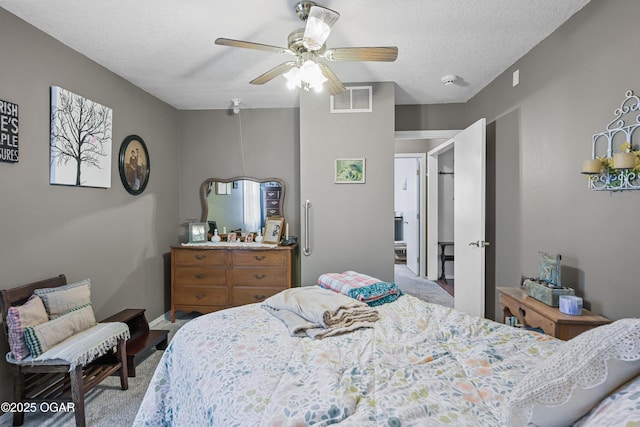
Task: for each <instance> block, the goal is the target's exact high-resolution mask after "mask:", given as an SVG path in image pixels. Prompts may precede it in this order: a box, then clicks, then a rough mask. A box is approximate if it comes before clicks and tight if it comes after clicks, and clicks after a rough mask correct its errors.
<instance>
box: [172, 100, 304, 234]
mask: <svg viewBox="0 0 640 427" xmlns="http://www.w3.org/2000/svg"><path fill="white" fill-rule="evenodd" d="M298 116H299V110H298V109H297V108H289V109H287V108H282V109H275V108H274V109H253V110H251V109H248V110H242V111H241V112H240V114H238V115H235V114H230V112H229V111H226V110H209V111H182V112H180V123H181V124H180V127H181V136H180V147H181V154H180V169H181V175H180V223H181V224H182V226H181V229H180V235H181V240H182V241H186V240H187V235H186V233H187V227H186V224H187V223H188V222H189V221H190V220H199V219H200V215H201V212H202V207H201V204H200V195H199V192H198V191H199V189H200V184H202V182H203V181H204V180H205V179H207V178H231V177H234V176H241V175H242V176H252V177H256V178H280V179H282V180H283V181H284V183H285V185H286V194H285V201H284V217H285V219H286V221H287V222H288V223H289V230H290V231H289V234H290V235H292V236H299V235H300V234H299V232H300V225H299V224H300V221H299V219H300V214H299V206H300V188H299V186H298V176H299V174H300V170H299V160H298V158H299V153H300V148H299V146H300V144H299V141H300V131H299V124H298V123H299V118H298ZM220 232H221V230H220Z"/></svg>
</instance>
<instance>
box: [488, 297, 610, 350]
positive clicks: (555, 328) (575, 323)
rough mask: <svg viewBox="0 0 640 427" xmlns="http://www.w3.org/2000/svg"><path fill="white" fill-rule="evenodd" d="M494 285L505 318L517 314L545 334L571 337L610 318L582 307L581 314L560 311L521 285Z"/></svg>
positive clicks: (527, 323)
mask: <svg viewBox="0 0 640 427" xmlns="http://www.w3.org/2000/svg"><path fill="white" fill-rule="evenodd" d="M497 289H498V292H499V294H500V307H501V308H502V311H503V313H504V317H505V319H506V318H507V317H509V316H516V317H517V318H518V321H519V323H520V324H522V325H524V326H528V327H531V328H540V329H542V330H543V331H544V333H545V334H547V335H551V336H553V337H556V338H560V339H561V340H570V339H571V338H573V337H575V336H577V335H579V334H581V333H582V332H584V331H587V330H589V329H592V328H595V327H596V326H600V325H604V324H607V323H610V322H611V320H609V319H607V318H606V317H603V316H599V315H597V314H593V313H591V312H590V311H589V310H584V309H583V310H582V315H580V316H571V315H569V314H564V313H561V312H560V310H558V309H557V308H555V307H551V306H548V305H546V304H545V303H543V302H540V301H538V300H537V299H535V298H533V297H530V296H529V295H527V293H526V292H525V291H524V289H521V288H497ZM503 320H504V319H503Z"/></svg>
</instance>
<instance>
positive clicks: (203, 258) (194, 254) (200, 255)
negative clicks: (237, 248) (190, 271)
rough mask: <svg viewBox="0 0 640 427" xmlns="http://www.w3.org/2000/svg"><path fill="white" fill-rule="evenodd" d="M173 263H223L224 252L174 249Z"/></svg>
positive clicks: (207, 264)
mask: <svg viewBox="0 0 640 427" xmlns="http://www.w3.org/2000/svg"><path fill="white" fill-rule="evenodd" d="M173 256H174V263H175V264H178V265H203V266H212V265H225V264H226V259H225V258H226V252H225V251H219V250H204V249H203V250H198V249H195V250H192V249H184V250H179V249H178V250H175V251H174V253H173Z"/></svg>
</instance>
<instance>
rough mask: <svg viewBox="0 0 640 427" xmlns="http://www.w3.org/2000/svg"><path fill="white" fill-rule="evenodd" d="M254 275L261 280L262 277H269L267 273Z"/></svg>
mask: <svg viewBox="0 0 640 427" xmlns="http://www.w3.org/2000/svg"><path fill="white" fill-rule="evenodd" d="M253 277H255V278H256V279H258V280H260V279H264V278H265V277H267V275H266V274H254V275H253Z"/></svg>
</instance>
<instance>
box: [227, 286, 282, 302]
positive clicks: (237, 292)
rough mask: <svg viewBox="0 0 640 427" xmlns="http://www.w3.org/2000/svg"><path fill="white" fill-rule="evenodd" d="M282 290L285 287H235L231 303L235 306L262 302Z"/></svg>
mask: <svg viewBox="0 0 640 427" xmlns="http://www.w3.org/2000/svg"><path fill="white" fill-rule="evenodd" d="M284 290H285V288H235V289H234V290H233V299H232V303H233V305H234V306H235V305H244V304H252V303H256V302H262V301H264V300H265V299H267V298H269V297H270V296H272V295H275V294H277V293H278V292H280V291H284Z"/></svg>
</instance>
